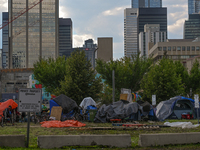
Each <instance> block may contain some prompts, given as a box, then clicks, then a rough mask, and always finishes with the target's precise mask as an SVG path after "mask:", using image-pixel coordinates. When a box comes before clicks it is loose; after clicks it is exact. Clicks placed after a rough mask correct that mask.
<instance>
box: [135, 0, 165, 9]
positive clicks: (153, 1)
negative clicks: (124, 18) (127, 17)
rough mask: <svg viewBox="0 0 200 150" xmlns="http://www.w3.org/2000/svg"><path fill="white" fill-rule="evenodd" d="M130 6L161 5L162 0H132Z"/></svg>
mask: <svg viewBox="0 0 200 150" xmlns="http://www.w3.org/2000/svg"><path fill="white" fill-rule="evenodd" d="M131 2H132V3H131V5H132V8H144V7H162V0H132V1H131Z"/></svg>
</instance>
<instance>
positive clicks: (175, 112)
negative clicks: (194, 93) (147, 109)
mask: <svg viewBox="0 0 200 150" xmlns="http://www.w3.org/2000/svg"><path fill="white" fill-rule="evenodd" d="M183 113H187V114H188V113H190V114H192V115H193V117H194V118H196V115H197V114H196V111H195V108H194V100H193V99H191V98H187V97H183V96H176V97H173V98H171V99H169V100H166V101H162V102H160V103H159V104H158V106H157V107H156V114H155V115H156V117H157V118H158V119H159V120H165V119H167V118H169V119H181V115H182V114H183Z"/></svg>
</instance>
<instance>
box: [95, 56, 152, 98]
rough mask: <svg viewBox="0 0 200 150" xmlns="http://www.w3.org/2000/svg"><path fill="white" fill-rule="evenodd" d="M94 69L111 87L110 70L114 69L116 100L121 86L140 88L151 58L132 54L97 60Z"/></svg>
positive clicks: (133, 88) (132, 88) (136, 89)
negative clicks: (105, 60) (119, 57)
mask: <svg viewBox="0 0 200 150" xmlns="http://www.w3.org/2000/svg"><path fill="white" fill-rule="evenodd" d="M96 63H97V66H96V70H97V72H98V73H99V74H101V76H102V79H104V80H105V83H106V84H107V85H108V86H109V87H112V71H113V70H114V71H115V89H116V96H115V97H116V100H119V95H120V91H121V88H127V89H131V90H132V91H138V90H140V82H141V80H142V78H143V76H144V74H145V73H146V72H148V71H149V69H150V66H151V64H152V59H151V58H148V59H147V58H144V57H139V54H138V55H135V56H134V55H133V56H132V57H131V58H127V57H124V58H121V59H119V60H115V61H112V60H111V61H110V62H104V61H103V60H100V59H99V60H97V62H96Z"/></svg>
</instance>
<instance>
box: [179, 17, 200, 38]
mask: <svg viewBox="0 0 200 150" xmlns="http://www.w3.org/2000/svg"><path fill="white" fill-rule="evenodd" d="M196 37H200V14H190V15H189V19H188V20H186V21H185V23H184V32H183V38H184V39H195V38H196Z"/></svg>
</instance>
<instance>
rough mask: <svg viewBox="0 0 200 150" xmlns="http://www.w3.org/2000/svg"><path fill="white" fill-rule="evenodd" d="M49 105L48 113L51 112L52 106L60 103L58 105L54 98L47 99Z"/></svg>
mask: <svg viewBox="0 0 200 150" xmlns="http://www.w3.org/2000/svg"><path fill="white" fill-rule="evenodd" d="M49 105H50V107H49V109H50V114H51V109H52V107H53V106H60V105H58V104H57V103H56V102H55V101H54V100H50V101H49Z"/></svg>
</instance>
